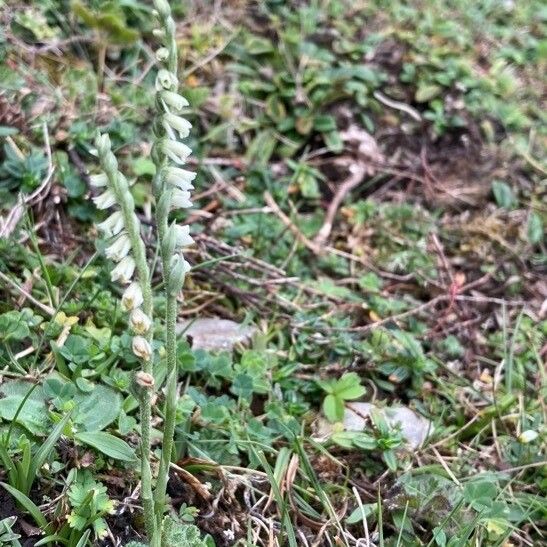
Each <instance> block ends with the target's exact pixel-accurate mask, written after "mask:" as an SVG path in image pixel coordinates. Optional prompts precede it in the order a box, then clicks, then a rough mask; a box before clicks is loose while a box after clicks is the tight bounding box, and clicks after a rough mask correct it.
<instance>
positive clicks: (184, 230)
mask: <svg viewBox="0 0 547 547" xmlns="http://www.w3.org/2000/svg"><path fill="white" fill-rule="evenodd" d="M175 241H176V243H175V245H176V246H177V247H187V246H188V245H192V244H193V243H194V240H193V238H192V236H191V235H190V226H188V225H184V226H179V225H176V226H175Z"/></svg>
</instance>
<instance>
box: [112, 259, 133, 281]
mask: <svg viewBox="0 0 547 547" xmlns="http://www.w3.org/2000/svg"><path fill="white" fill-rule="evenodd" d="M134 272H135V260H134V259H133V257H132V256H126V257H125V258H122V260H121V261H120V262H119V263H118V265H117V266H116V267H115V268H114V269H113V270H112V272H111V273H110V279H111V280H112V281H119V282H120V283H121V284H122V285H128V284H129V283H130V282H131V278H132V277H133V273H134Z"/></svg>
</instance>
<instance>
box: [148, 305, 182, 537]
mask: <svg viewBox="0 0 547 547" xmlns="http://www.w3.org/2000/svg"><path fill="white" fill-rule="evenodd" d="M176 319H177V300H176V297H174V296H169V297H168V300H167V311H166V326H167V331H166V351H167V384H166V394H165V406H164V425H163V446H162V451H161V461H160V470H159V474H158V481H157V483H156V491H155V492H154V501H155V507H156V519H157V522H156V524H157V525H158V526H161V522H162V519H163V511H164V508H165V497H166V492H167V482H168V478H169V466H170V463H171V456H172V453H173V445H174V435H175V419H176V412H177V377H178V374H177V347H176V342H177V338H176V331H175V326H176Z"/></svg>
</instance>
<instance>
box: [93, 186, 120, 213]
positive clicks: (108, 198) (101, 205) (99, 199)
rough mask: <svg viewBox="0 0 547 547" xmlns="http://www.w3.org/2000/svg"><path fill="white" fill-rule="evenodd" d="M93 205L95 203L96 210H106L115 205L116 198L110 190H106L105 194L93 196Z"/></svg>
mask: <svg viewBox="0 0 547 547" xmlns="http://www.w3.org/2000/svg"><path fill="white" fill-rule="evenodd" d="M93 203H95V206H96V207H97V209H108V208H109V207H112V205H114V204H115V203H116V196H115V195H114V193H113V192H112V191H111V190H107V191H106V192H104V193H102V194H100V195H98V196H95V197H94V198H93Z"/></svg>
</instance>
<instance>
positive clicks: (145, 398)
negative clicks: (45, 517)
mask: <svg viewBox="0 0 547 547" xmlns="http://www.w3.org/2000/svg"><path fill="white" fill-rule="evenodd" d="M108 144H109V143H108ZM99 155H100V160H101V165H102V168H103V170H104V172H105V173H106V175H107V177H108V180H109V183H110V184H109V187H110V188H111V190H112V191H113V192H114V194H115V196H116V201H117V203H118V205H119V206H120V209H121V211H122V215H123V219H124V227H125V230H126V232H127V235H128V237H129V239H130V241H131V249H132V252H133V257H134V259H135V265H136V270H137V276H138V280H139V285H140V287H141V291H142V298H143V304H142V310H143V312H144V313H145V314H146V315H147V316H148V317H149V318H150V319H152V314H153V301H152V286H151V277H150V270H149V268H148V262H147V260H146V247H145V245H144V242H143V240H142V237H141V227H140V222H139V219H138V218H137V215H136V214H135V202H134V200H133V196H132V195H131V192H130V191H129V186H128V184H127V181H126V180H125V178H124V176H123V175H122V174H121V173H120V172H119V171H118V170H117V161H116V158H115V156H114V154H113V153H112V151H111V150H110V147H109V146H108V147H105V149H102V150H101V149H99ZM152 334H153V333H152V329H150V330H149V331H148V333H146V339H147V341H148V342H149V343H151V342H152ZM141 368H142V371H143V372H145V373H147V374H152V373H153V369H154V363H153V358H151V359H149V360H147V361H146V360H143V361H142V362H141ZM151 391H152V389H150V388H141V394H140V421H141V447H140V448H141V450H140V452H141V499H142V505H143V512H144V521H145V527H146V533H147V534H148V537H150V538H151V537H153V536H154V535H155V534H156V521H155V518H154V514H155V512H154V498H153V495H152V468H151V464H150V452H151V439H150V437H151V421H152V405H151V398H152V393H151Z"/></svg>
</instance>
